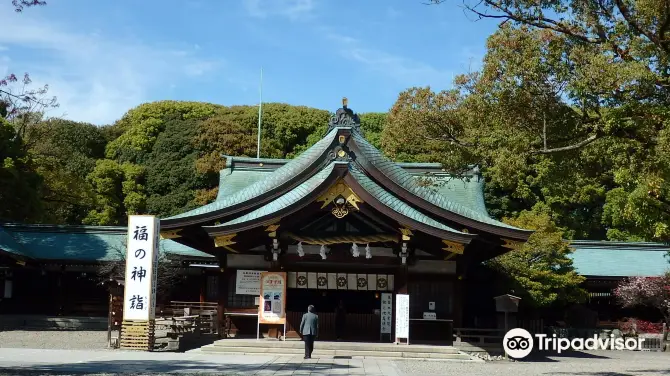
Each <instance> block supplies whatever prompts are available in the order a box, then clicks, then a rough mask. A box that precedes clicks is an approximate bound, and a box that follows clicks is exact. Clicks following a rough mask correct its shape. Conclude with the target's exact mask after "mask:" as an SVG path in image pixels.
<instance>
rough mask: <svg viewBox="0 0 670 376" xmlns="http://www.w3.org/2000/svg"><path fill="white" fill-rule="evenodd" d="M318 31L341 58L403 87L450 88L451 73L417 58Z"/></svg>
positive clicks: (335, 34) (332, 33)
mask: <svg viewBox="0 0 670 376" xmlns="http://www.w3.org/2000/svg"><path fill="white" fill-rule="evenodd" d="M319 30H320V31H321V32H322V33H323V35H324V36H325V37H326V38H327V39H329V40H331V41H333V42H335V43H337V45H338V46H339V47H338V48H339V53H340V55H341V56H342V57H344V58H346V59H349V60H352V61H355V62H358V63H360V64H362V65H364V66H365V67H366V68H368V69H370V70H372V71H375V72H377V73H378V74H380V75H384V76H387V77H389V78H391V79H393V80H395V81H396V82H399V83H401V84H403V85H407V86H424V85H433V86H437V87H445V86H449V85H450V84H451V82H452V80H453V72H452V71H449V70H442V69H438V68H436V67H434V66H432V65H430V64H427V63H424V62H422V61H419V60H416V59H412V58H408V57H404V56H400V55H395V54H392V53H389V52H386V51H382V50H379V49H376V48H370V47H367V46H366V44H365V43H364V42H362V41H361V40H360V39H357V38H355V37H351V36H348V35H343V34H340V33H337V32H334V31H332V29H331V28H329V27H321V28H320V29H319Z"/></svg>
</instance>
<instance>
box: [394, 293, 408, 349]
mask: <svg viewBox="0 0 670 376" xmlns="http://www.w3.org/2000/svg"><path fill="white" fill-rule="evenodd" d="M395 338H396V342H398V339H399V338H404V339H406V340H407V344H409V295H407V294H396V296H395Z"/></svg>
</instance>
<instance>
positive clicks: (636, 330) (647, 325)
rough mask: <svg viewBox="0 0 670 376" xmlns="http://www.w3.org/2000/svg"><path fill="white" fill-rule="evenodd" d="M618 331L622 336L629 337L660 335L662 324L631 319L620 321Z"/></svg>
mask: <svg viewBox="0 0 670 376" xmlns="http://www.w3.org/2000/svg"><path fill="white" fill-rule="evenodd" d="M619 330H621V332H622V333H623V334H631V335H637V334H641V333H649V334H660V333H661V332H662V331H663V324H662V323H655V322H651V321H644V320H638V319H633V318H631V319H628V320H626V321H620V322H619Z"/></svg>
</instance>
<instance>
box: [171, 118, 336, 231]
mask: <svg viewBox="0 0 670 376" xmlns="http://www.w3.org/2000/svg"><path fill="white" fill-rule="evenodd" d="M336 133H337V130H335V129H333V130H332V131H331V132H330V133H329V134H328V135H327V136H326V137H324V138H322V139H321V140H320V141H319V142H317V143H316V144H314V145H313V146H312V147H310V148H309V149H307V150H306V151H305V152H303V153H302V154H300V155H299V156H298V157H297V158H295V159H292V160H291V161H290V162H289V163H286V164H285V165H283V166H282V167H280V168H278V169H276V170H275V171H273V172H272V173H270V174H269V175H267V176H266V177H265V178H264V179H262V180H258V181H255V182H254V183H252V184H250V185H248V186H246V187H245V188H243V189H241V190H238V191H235V192H233V193H231V194H229V195H225V196H224V195H219V197H218V198H217V200H216V201H214V202H213V203H211V204H209V205H205V206H202V207H199V208H197V209H194V210H191V211H188V212H186V213H182V214H179V215H175V216H172V217H169V218H165V219H177V218H186V217H191V216H196V215H201V214H206V213H210V212H214V211H218V210H221V209H225V208H227V207H231V206H233V205H236V204H239V203H241V202H245V201H248V200H253V199H254V198H256V197H258V196H260V195H262V194H264V193H267V192H270V191H272V190H273V189H275V188H277V187H279V186H280V185H282V184H284V183H286V182H287V181H289V180H290V179H291V178H293V177H294V176H296V175H297V174H299V173H301V172H302V171H304V170H305V169H306V168H307V167H308V166H309V165H311V164H312V163H314V162H315V161H316V160H317V159H318V158H319V157H320V156H321V155H323V154H324V153H325V152H326V151H327V150H328V147H329V146H330V145H331V144H332V142H333V139H334V138H335V135H336Z"/></svg>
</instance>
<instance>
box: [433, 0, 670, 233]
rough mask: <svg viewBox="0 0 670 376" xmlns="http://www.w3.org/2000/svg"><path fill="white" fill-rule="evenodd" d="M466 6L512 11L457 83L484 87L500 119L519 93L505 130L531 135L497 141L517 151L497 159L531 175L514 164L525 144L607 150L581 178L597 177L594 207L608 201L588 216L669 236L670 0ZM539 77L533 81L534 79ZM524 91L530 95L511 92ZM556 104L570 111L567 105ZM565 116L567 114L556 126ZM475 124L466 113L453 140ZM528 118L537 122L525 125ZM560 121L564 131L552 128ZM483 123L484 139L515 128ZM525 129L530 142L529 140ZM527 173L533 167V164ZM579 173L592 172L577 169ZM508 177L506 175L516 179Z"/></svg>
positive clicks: (567, 155) (592, 154)
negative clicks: (492, 128) (481, 62)
mask: <svg viewBox="0 0 670 376" xmlns="http://www.w3.org/2000/svg"><path fill="white" fill-rule="evenodd" d="M432 2H433V3H441V2H443V0H433V1H432ZM465 6H466V8H467V9H469V10H470V11H471V12H472V13H474V14H476V15H478V16H479V17H483V18H487V17H490V18H496V19H502V20H505V21H506V22H503V24H502V25H503V26H501V28H500V30H499V31H498V32H497V33H496V34H495V35H494V36H492V37H491V39H490V42H489V45H488V49H489V52H488V54H487V57H486V59H485V67H484V69H483V71H482V72H481V74H479V75H477V76H473V75H470V76H469V77H468V78H467V79H466V80H465V81H464V82H465V83H467V85H460V86H459V89H461V91H460V92H459V94H461V93H462V91H463V89H465V92H466V94H468V95H466V96H468V97H469V96H470V94H472V93H471V92H472V89H475V92H476V91H477V88H480V89H482V91H481V95H480V97H481V98H483V99H484V101H483V102H482V103H484V104H485V105H486V106H484V107H482V111H481V112H480V114H482V116H486V117H489V116H492V117H494V118H495V117H497V116H499V115H500V113H496V112H490V111H491V110H492V109H495V108H500V109H505V108H506V107H505V106H498V104H499V103H500V104H504V103H505V102H508V103H514V101H517V103H518V106H516V107H517V109H516V110H515V109H514V108H511V110H513V111H512V112H504V113H503V114H505V113H509V121H511V120H514V119H518V120H522V121H517V124H518V125H519V126H517V127H516V128H509V129H508V131H509V132H510V133H511V136H517V135H519V134H524V133H526V134H527V135H534V136H535V137H534V139H533V138H528V137H522V138H521V139H519V140H518V144H519V145H524V148H525V150H519V149H518V148H517V149H514V148H512V149H508V148H507V146H509V143H508V144H507V145H505V148H497V149H496V150H508V152H507V154H508V155H507V156H506V158H509V163H507V164H499V168H505V169H507V171H508V172H510V173H511V174H510V176H512V177H514V178H515V180H518V177H519V176H521V175H523V173H522V171H523V169H518V167H522V166H523V165H531V166H532V165H534V163H524V162H527V156H528V155H529V154H537V155H544V156H548V155H556V154H557V153H558V154H560V155H561V158H560V162H561V163H564V164H565V163H567V164H566V166H568V167H569V166H570V165H572V166H577V168H578V169H581V168H580V166H581V162H582V161H588V162H594V161H598V160H600V161H603V162H604V168H602V169H601V170H600V171H598V169H597V168H594V167H593V165H591V166H588V168H587V169H588V170H592V171H591V172H592V175H590V176H587V178H586V181H584V182H583V185H585V186H589V187H590V188H589V190H592V191H593V193H594V196H595V197H596V200H594V201H593V202H592V203H591V204H589V205H588V206H589V207H591V210H596V211H597V209H594V208H597V207H598V205H597V204H599V203H601V201H602V203H604V205H601V206H604V208H603V209H600V213H598V212H594V213H593V215H591V213H589V211H587V213H588V214H589V215H587V216H586V217H584V218H599V219H600V220H602V225H604V226H605V227H607V228H608V231H607V236H608V237H609V238H611V239H621V240H624V239H625V240H640V239H645V240H668V239H670V232H669V231H668V226H667V223H668V221H669V220H670V218H669V216H670V214H669V213H670V205H669V204H670V199H669V198H668V192H669V184H670V183H669V178H670V176H669V174H668V171H669V169H668V163H669V162H668V158H667V153H666V152H665V151H666V150H667V148H668V142H667V133H668V120H667V119H668V100H669V99H670V75H668V74H667V72H668V71H670V8H668V6H667V1H665V0H649V1H643V2H640V1H638V2H633V1H597V2H572V1H567V0H556V1H548V2H547V1H545V2H536V1H530V0H522V1H509V0H483V1H480V2H476V3H475V2H470V1H469V0H468V1H465ZM493 41H496V43H492V42H493ZM496 61H497V63H496ZM488 67H490V68H495V69H488ZM539 78H541V79H539ZM531 82H534V83H535V84H530V85H529V83H531ZM487 87H488V88H487ZM505 88H508V89H509V88H513V89H514V90H513V91H509V90H503V91H501V92H500V93H502V94H507V93H508V94H510V96H499V95H496V94H495V91H491V89H496V90H498V89H505ZM517 89H523V90H522V91H520V90H517ZM538 89H539V90H538ZM524 92H525V93H526V94H525V95H526V96H527V97H528V98H529V99H530V101H529V100H527V101H523V100H520V99H523V98H524V96H518V95H517V96H515V95H514V94H522V93H524ZM487 94H490V95H489V96H488V97H487ZM491 105H494V106H493V107H491ZM524 112H525V113H524ZM560 112H564V116H559V114H560ZM469 113H470V114H472V113H473V112H472V111H470V112H469ZM519 115H521V116H519ZM540 119H541V120H542V121H541V122H540ZM485 123H486V122H485ZM488 123H490V122H488ZM561 123H565V124H563V125H561V126H559V127H556V126H557V125H560V124H561ZM456 124H457V125H463V123H462V122H457V123H456ZM540 124H541V125H542V126H541V127H539V125H540ZM544 124H546V129H547V130H546V132H545V130H544V129H545V125H544ZM472 125H473V122H466V123H465V125H463V127H462V128H458V127H455V128H453V129H452V130H454V131H455V133H452V134H451V135H453V136H457V138H456V140H451V141H453V142H456V141H463V142H467V141H471V140H472V139H473V138H472V137H470V138H468V137H464V134H463V132H465V133H467V132H468V131H469V130H470V127H471V126H472ZM523 126H526V127H528V130H533V132H532V133H528V132H519V131H520V130H521V128H522V127H523ZM443 128H444V127H443ZM445 129H449V128H445ZM552 130H555V131H556V132H555V133H553V134H552ZM459 132H460V133H459ZM475 134H477V135H480V137H479V138H477V140H478V141H479V140H481V139H484V140H489V139H492V140H500V139H502V140H511V139H512V137H501V136H500V135H498V134H496V133H495V132H493V134H492V135H491V136H489V135H488V134H485V133H482V132H475ZM545 134H546V136H545ZM433 135H434V134H433ZM528 140H531V141H534V142H533V143H531V144H528V143H524V142H523V141H528ZM545 142H546V143H547V144H545ZM478 144H481V143H478ZM464 145H465V144H464ZM603 153H604V154H603ZM456 154H458V153H456ZM550 159H551V162H552V163H555V162H556V161H557V158H555V157H551V158H550ZM566 161H572V162H571V163H569V162H566ZM531 162H533V161H531ZM562 169H563V170H564V169H565V167H563V168H562ZM514 171H519V173H516V174H513V172H514ZM593 174H600V176H599V177H598V176H596V175H593ZM560 175H562V176H564V177H565V176H566V175H565V174H559V176H560ZM499 176H500V177H503V176H504V175H500V174H499ZM528 176H529V177H530V178H531V179H532V178H533V177H532V174H529V175H528ZM492 179H493V180H495V179H494V178H493V177H492ZM579 179H582V180H583V179H584V176H581V177H577V178H576V179H572V178H571V180H579ZM505 180H506V182H505V181H502V182H501V186H504V185H505V184H504V183H509V182H510V181H511V180H512V179H505ZM521 187H522V185H521ZM515 191H518V189H516V188H515ZM566 191H569V190H566ZM585 193H587V192H583V191H582V192H579V194H578V197H585ZM544 201H545V202H548V203H550V204H551V202H550V201H549V200H547V199H544ZM575 213H576V214H575ZM570 215H576V216H577V217H580V213H579V211H578V210H577V209H576V208H574V209H573V210H572V211H565V216H564V218H568V217H569V216H570ZM582 217H583V216H582ZM580 221H581V219H578V220H576V221H575V223H579V222H580ZM593 223H594V222H593V221H591V222H590V223H589V227H592V224H593Z"/></svg>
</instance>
